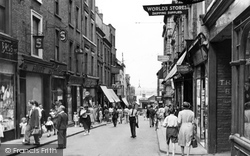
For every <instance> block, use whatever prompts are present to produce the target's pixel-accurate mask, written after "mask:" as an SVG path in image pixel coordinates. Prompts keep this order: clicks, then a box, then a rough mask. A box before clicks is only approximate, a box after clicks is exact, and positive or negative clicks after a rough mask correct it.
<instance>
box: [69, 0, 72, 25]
mask: <svg viewBox="0 0 250 156" xmlns="http://www.w3.org/2000/svg"><path fill="white" fill-rule="evenodd" d="M69 23H72V0H69Z"/></svg>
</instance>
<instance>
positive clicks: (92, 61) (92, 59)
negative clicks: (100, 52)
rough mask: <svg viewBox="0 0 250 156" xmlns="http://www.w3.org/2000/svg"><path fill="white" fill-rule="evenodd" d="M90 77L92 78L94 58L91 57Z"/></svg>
mask: <svg viewBox="0 0 250 156" xmlns="http://www.w3.org/2000/svg"><path fill="white" fill-rule="evenodd" d="M91 75H92V76H94V56H92V57H91Z"/></svg>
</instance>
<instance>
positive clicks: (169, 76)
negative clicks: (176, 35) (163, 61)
mask: <svg viewBox="0 0 250 156" xmlns="http://www.w3.org/2000/svg"><path fill="white" fill-rule="evenodd" d="M186 54H187V51H185V52H184V53H183V54H182V56H181V57H180V58H179V59H178V61H177V62H176V64H175V65H174V67H173V68H172V69H171V70H170V72H169V73H168V75H167V77H166V78H165V81H167V80H168V79H170V78H172V77H173V76H174V75H175V74H176V72H177V65H181V64H182V62H183V60H184V58H185V56H186Z"/></svg>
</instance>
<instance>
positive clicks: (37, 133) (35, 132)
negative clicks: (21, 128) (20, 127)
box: [31, 128, 42, 135]
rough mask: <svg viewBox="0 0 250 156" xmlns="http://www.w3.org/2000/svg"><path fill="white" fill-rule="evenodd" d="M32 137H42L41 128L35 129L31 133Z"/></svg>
mask: <svg viewBox="0 0 250 156" xmlns="http://www.w3.org/2000/svg"><path fill="white" fill-rule="evenodd" d="M31 134H32V135H41V134H42V132H41V128H34V129H33V130H32V132H31Z"/></svg>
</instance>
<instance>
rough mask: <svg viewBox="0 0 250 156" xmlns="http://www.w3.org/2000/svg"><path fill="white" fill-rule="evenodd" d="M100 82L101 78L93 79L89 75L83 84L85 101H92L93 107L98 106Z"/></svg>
mask: <svg viewBox="0 0 250 156" xmlns="http://www.w3.org/2000/svg"><path fill="white" fill-rule="evenodd" d="M98 81H99V77H93V76H89V75H87V76H86V77H85V78H84V82H83V90H82V91H83V93H82V94H83V96H82V98H83V100H87V101H89V100H91V106H92V107H93V106H94V105H96V104H98V102H97V100H98V97H97V96H98V94H97V84H98Z"/></svg>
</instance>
